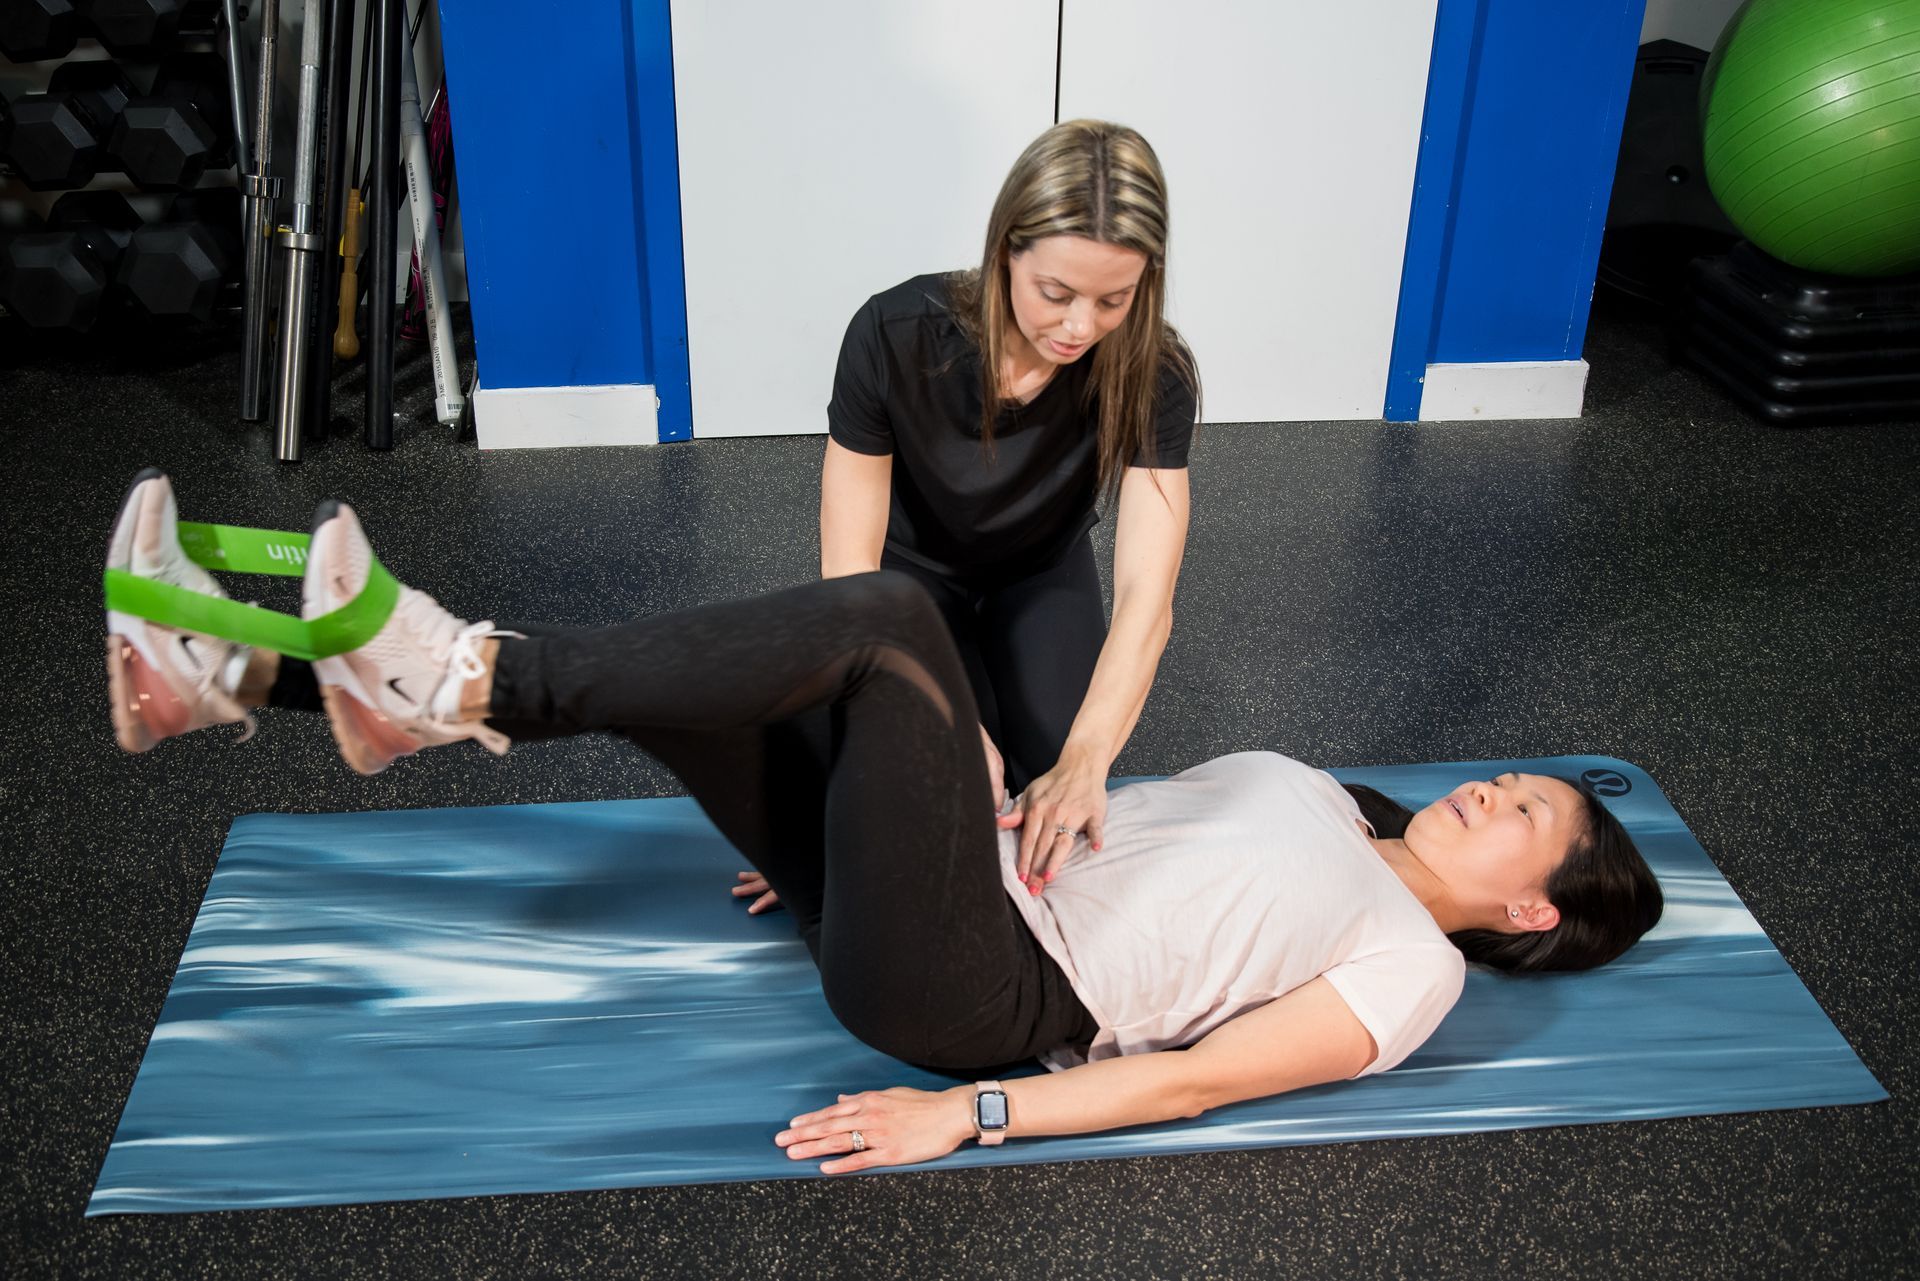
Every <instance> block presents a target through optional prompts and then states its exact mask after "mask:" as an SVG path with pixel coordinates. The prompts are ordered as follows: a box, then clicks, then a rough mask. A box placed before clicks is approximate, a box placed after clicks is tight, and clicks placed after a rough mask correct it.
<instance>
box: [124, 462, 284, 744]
mask: <svg viewBox="0 0 1920 1281" xmlns="http://www.w3.org/2000/svg"><path fill="white" fill-rule="evenodd" d="M107 568H108V569H118V570H122V571H125V572H126V573H130V574H136V575H138V576H139V577H141V578H151V579H154V580H156V581H158V582H162V583H169V584H171V585H173V586H175V587H184V588H186V589H188V590H189V591H195V592H200V593H201V594H203V595H206V596H219V597H223V598H224V597H225V596H226V593H225V592H224V591H222V590H220V584H218V583H216V582H215V581H214V580H213V575H211V574H209V573H208V572H207V571H206V570H204V569H202V568H200V566H198V565H196V564H194V563H193V562H192V561H191V560H189V559H187V553H186V552H185V551H184V550H183V549H182V548H181V546H180V533H179V515H178V511H177V509H176V507H175V504H174V500H173V486H172V485H171V484H170V483H169V482H168V480H167V478H166V476H165V475H164V474H163V473H162V472H160V471H159V470H157V469H156V468H152V467H149V468H147V469H146V470H145V471H142V472H141V473H140V474H139V475H137V476H135V477H134V478H133V484H132V485H131V486H130V487H129V488H128V489H127V496H126V498H125V499H123V500H122V501H121V503H120V514H119V515H118V516H116V517H115V518H114V522H113V534H112V535H111V536H110V537H109V538H108V540H107ZM245 664H246V651H245V647H243V646H240V645H236V644H234V643H233V642H232V641H225V640H221V639H219V638H218V637H214V636H203V635H201V634H200V633H199V632H189V631H182V630H180V629H178V628H173V627H163V626H161V625H160V624H158V623H150V622H148V621H147V620H146V619H144V618H135V617H133V616H132V615H131V614H122V613H120V612H118V611H116V610H108V611H107V690H108V694H109V697H110V698H111V701H112V705H113V735H114V737H115V738H116V739H118V740H119V742H120V746H121V747H123V748H125V749H126V750H127V751H129V752H144V751H146V750H147V749H148V748H150V747H152V746H153V745H154V744H155V743H158V742H159V741H160V740H161V739H163V738H172V737H174V736H175V735H178V734H185V733H189V732H190V731H192V730H196V729H203V728H205V727H206V726H208V725H228V724H244V725H245V726H246V727H247V728H246V732H245V733H244V734H242V735H241V736H240V741H242V742H244V741H246V740H247V739H248V738H251V737H252V736H253V728H254V722H253V717H252V716H250V715H249V714H248V713H247V710H246V708H244V707H242V706H241V705H240V704H239V702H238V701H237V700H236V699H235V698H234V697H233V684H234V683H235V682H237V681H238V679H239V676H240V673H241V670H242V669H243V668H244V667H245Z"/></svg>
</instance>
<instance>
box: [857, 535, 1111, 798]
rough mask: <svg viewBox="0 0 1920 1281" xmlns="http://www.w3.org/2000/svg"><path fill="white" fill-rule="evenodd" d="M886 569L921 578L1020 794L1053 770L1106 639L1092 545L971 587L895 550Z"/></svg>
mask: <svg viewBox="0 0 1920 1281" xmlns="http://www.w3.org/2000/svg"><path fill="white" fill-rule="evenodd" d="M880 563H881V566H882V567H883V568H885V569H892V570H898V571H900V572H901V573H904V574H908V575H910V576H912V577H913V578H914V579H916V580H917V581H918V582H919V583H920V584H921V585H922V586H923V587H925V588H926V589H927V591H928V592H929V594H931V595H932V597H933V603H934V604H935V605H937V606H939V608H940V613H941V616H942V617H944V618H945V619H946V620H947V629H948V630H949V631H950V632H951V633H952V634H953V641H954V644H955V645H956V646H957V647H958V648H959V650H960V661H961V662H962V663H963V664H965V666H966V669H967V682H968V684H969V685H971V686H972V687H973V697H974V702H975V703H976V704H978V706H979V708H980V720H981V723H982V724H983V725H985V726H986V727H987V732H988V733H989V734H991V735H992V736H993V741H994V743H995V745H996V746H998V747H999V749H1000V754H1001V755H1002V756H1003V757H1005V759H1006V764H1007V786H1008V787H1009V788H1011V789H1012V790H1013V792H1014V794H1015V795H1018V794H1019V793H1020V792H1022V791H1024V790H1025V789H1026V786H1027V784H1029V783H1031V782H1033V780H1034V779H1036V778H1038V777H1040V776H1041V775H1042V774H1044V773H1046V772H1047V771H1048V770H1050V769H1052V768H1053V766H1054V762H1056V761H1058V760H1059V759H1060V749H1061V748H1062V747H1063V746H1065V745H1066V741H1067V732H1068V731H1069V730H1071V729H1072V728H1073V718H1074V717H1075V716H1077V715H1079V713H1080V704H1081V703H1082V702H1084V701H1085V700H1086V697H1087V687H1088V686H1089V685H1091V684H1092V683H1093V668H1094V664H1095V663H1097V662H1098V661H1099V659H1100V647H1101V646H1102V645H1104V644H1106V641H1107V615H1106V607H1105V605H1104V604H1103V603H1102V602H1101V599H1100V573H1099V571H1098V570H1097V569H1096V568H1095V567H1094V559H1093V541H1092V539H1091V538H1090V537H1086V536H1082V537H1081V538H1080V539H1079V540H1078V541H1077V542H1075V543H1074V545H1073V547H1072V549H1071V550H1070V551H1068V552H1067V554H1066V555H1065V556H1063V557H1062V558H1061V559H1060V560H1058V561H1056V562H1055V563H1054V564H1052V565H1048V566H1046V567H1044V568H1042V569H1039V570H1036V571H1034V572H1033V573H1032V574H1029V575H1027V576H1026V577H1025V578H1020V579H1015V580H1012V581H998V582H994V583H991V584H982V583H970V582H966V581H963V580H961V579H958V578H952V577H949V576H946V575H942V574H939V573H936V572H935V571H933V570H930V569H927V568H925V567H923V566H920V565H915V564H913V563H912V562H910V561H907V560H905V559H904V558H902V557H900V556H898V555H896V554H894V553H893V552H891V551H889V552H887V553H886V554H885V555H884V556H883V557H882V558H881V562H880Z"/></svg>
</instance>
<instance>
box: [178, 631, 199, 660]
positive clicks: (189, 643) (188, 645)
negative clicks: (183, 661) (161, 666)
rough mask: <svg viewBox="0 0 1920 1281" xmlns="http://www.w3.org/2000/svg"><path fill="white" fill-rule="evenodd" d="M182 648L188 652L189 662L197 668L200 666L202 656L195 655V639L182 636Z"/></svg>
mask: <svg viewBox="0 0 1920 1281" xmlns="http://www.w3.org/2000/svg"><path fill="white" fill-rule="evenodd" d="M180 648H181V649H183V650H185V651H186V652H187V661H188V662H189V663H192V664H193V665H194V666H195V667H198V666H200V655H198V654H197V653H195V652H194V649H193V637H191V636H182V637H181V638H180Z"/></svg>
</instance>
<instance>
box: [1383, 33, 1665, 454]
mask: <svg viewBox="0 0 1920 1281" xmlns="http://www.w3.org/2000/svg"><path fill="white" fill-rule="evenodd" d="M1644 9H1645V0H1605V2H1604V3H1581V4H1564V5H1563V4H1540V3H1538V2H1537V0H1440V6H1439V15H1438V18H1437V20H1436V24H1435V29H1434V41H1433V68H1432V72H1431V74H1430V76H1429V78H1428V81H1427V106H1426V118H1425V120H1424V122H1423V124H1422V129H1421V143H1420V160H1419V165H1418V168H1417V170H1416V174H1415V178H1414V198H1413V210H1412V218H1411V221H1410V224H1409V226H1408V230H1407V255H1406V264H1405V267H1404V270H1403V273H1402V276H1401V282H1400V311H1399V317H1398V320H1397V322H1396V325H1395V329H1394V340H1393V354H1392V358H1391V360H1392V363H1391V367H1390V371H1389V374H1388V380H1387V398H1386V406H1385V416H1386V417H1387V418H1388V419H1390V420H1393V421H1396V422H1406V421H1411V420H1413V419H1416V418H1418V417H1419V415H1420V393H1421V383H1422V380H1423V379H1424V378H1425V375H1426V368H1427V366H1428V365H1429V364H1435V363H1482V362H1503V361H1557V360H1575V359H1578V357H1579V355H1580V351H1581V349H1582V347H1583V346H1585V343H1586V335H1587V314H1588V311H1589V308H1590V307H1591V304H1592V301H1593V280H1594V273H1595V270H1596V269H1597V267H1598V264H1599V260H1600V236H1601V232H1602V231H1603V230H1604V229H1605V226H1606V216H1607V198H1608V195H1609V193H1610V192H1611V190H1612V187H1613V173H1614V168H1615V165H1616V163H1617V160H1618V156H1619V150H1620V129H1621V124H1622V121H1623V120H1624V118H1625V114H1626V104H1627V92H1628V90H1629V88H1630V87H1631V85H1632V81H1633V67H1634V56H1635V53H1636V51H1637V50H1638V47H1639V41H1640V26H1641V20H1642V16H1643V12H1644Z"/></svg>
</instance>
